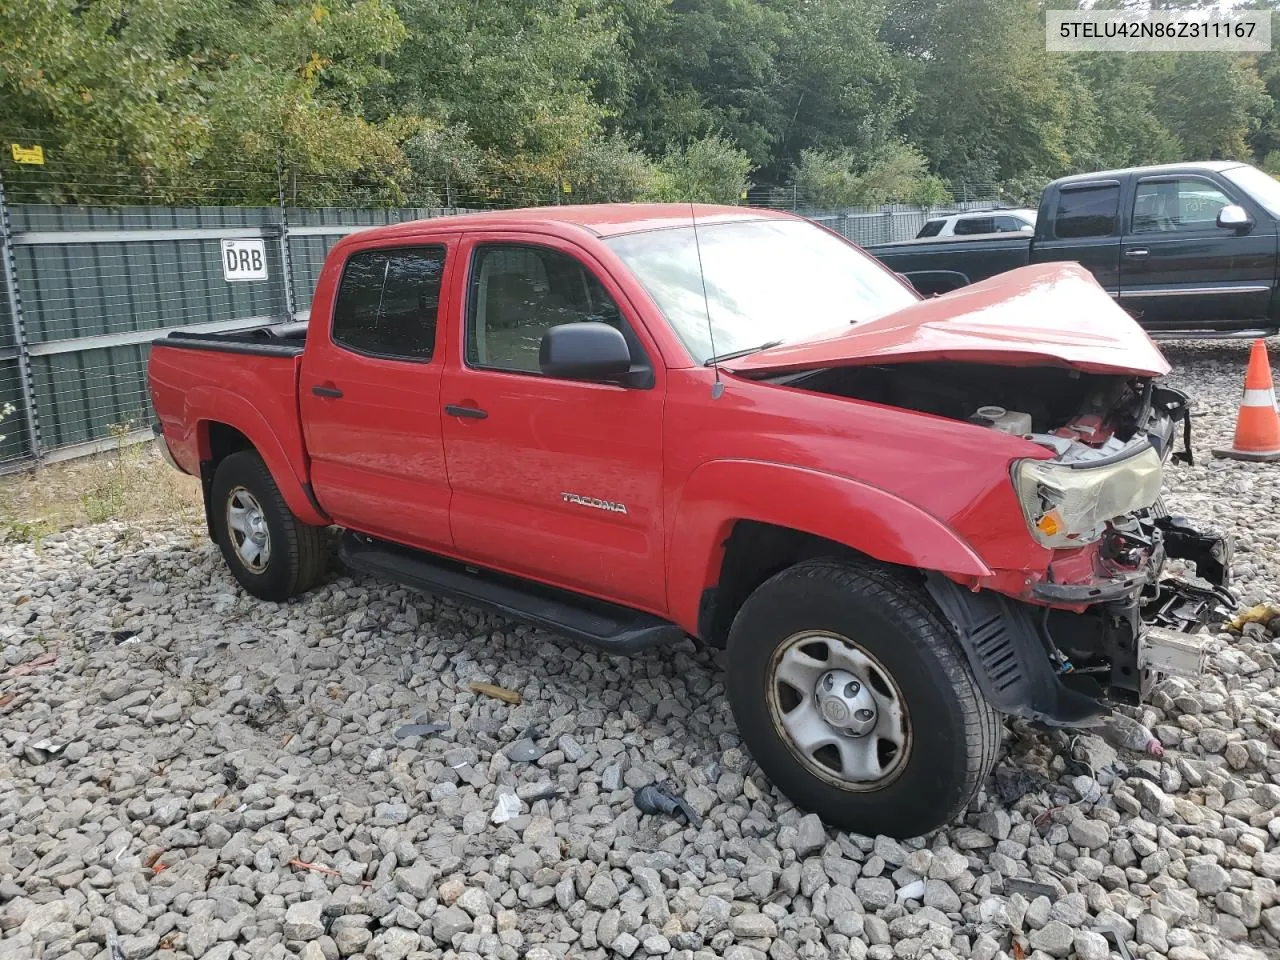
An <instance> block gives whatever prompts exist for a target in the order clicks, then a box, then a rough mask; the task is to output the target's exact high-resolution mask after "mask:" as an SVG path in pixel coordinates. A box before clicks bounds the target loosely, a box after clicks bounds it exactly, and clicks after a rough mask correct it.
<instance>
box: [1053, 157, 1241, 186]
mask: <svg viewBox="0 0 1280 960" xmlns="http://www.w3.org/2000/svg"><path fill="white" fill-rule="evenodd" d="M1243 166H1246V164H1243V163H1241V162H1240V161H1239V160H1204V161H1201V162H1198V163H1196V162H1188V163H1161V164H1156V165H1154V166H1149V167H1122V168H1119V169H1116V170H1100V171H1098V172H1097V173H1076V174H1073V175H1071V176H1069V177H1061V178H1059V179H1057V180H1055V181H1053V182H1054V183H1056V184H1059V185H1062V184H1074V183H1085V182H1089V181H1093V180H1116V179H1118V178H1120V177H1123V176H1128V175H1129V174H1131V173H1138V174H1142V175H1143V176H1159V175H1160V174H1165V173H1204V172H1205V171H1206V170H1209V171H1213V172H1214V173H1221V172H1222V171H1223V170H1230V169H1232V168H1233V167H1243Z"/></svg>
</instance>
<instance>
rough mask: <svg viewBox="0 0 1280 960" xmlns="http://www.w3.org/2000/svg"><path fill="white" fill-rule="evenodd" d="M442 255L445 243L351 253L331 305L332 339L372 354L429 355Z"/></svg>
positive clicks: (390, 356) (423, 357)
mask: <svg viewBox="0 0 1280 960" xmlns="http://www.w3.org/2000/svg"><path fill="white" fill-rule="evenodd" d="M444 257H445V248H444V247H414V248H412V249H400V250H365V251H362V252H360V253H356V254H353V255H352V256H351V258H350V259H349V260H347V263H346V266H345V267H343V270H342V282H341V284H339V286H338V296H337V298H336V300H335V302H334V306H333V342H334V343H336V344H338V345H339V346H342V347H346V348H347V349H349V350H354V351H355V352H357V353H364V354H368V355H370V356H375V357H386V358H388V359H394V360H417V361H425V360H430V359H431V356H432V354H433V353H434V351H435V343H436V315H437V313H438V312H439V309H440V284H441V280H442V279H443V277H444Z"/></svg>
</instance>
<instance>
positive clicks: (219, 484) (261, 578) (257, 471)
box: [210, 450, 327, 601]
mask: <svg viewBox="0 0 1280 960" xmlns="http://www.w3.org/2000/svg"><path fill="white" fill-rule="evenodd" d="M210 511H211V513H212V519H213V533H214V539H216V540H217V542H218V546H219V547H220V548H221V550H222V557H223V559H224V560H226V562H227V566H228V567H229V568H230V569H231V573H232V574H233V575H234V576H235V578H236V579H237V580H239V581H240V585H241V586H243V587H244V588H245V589H246V590H248V591H249V592H250V593H251V594H253V595H254V596H255V597H260V598H261V599H263V600H277V601H280V600H288V599H289V598H290V597H292V596H295V595H296V594H299V593H302V592H303V591H305V590H308V589H309V588H310V587H312V586H313V585H314V584H315V583H316V581H318V580H319V579H320V577H321V576H322V575H323V574H324V568H325V561H326V559H327V553H326V549H325V543H326V539H325V530H324V528H322V527H312V526H308V525H307V524H305V523H303V522H302V521H301V520H299V519H298V518H297V517H295V516H294V515H293V511H291V510H290V509H289V505H288V504H287V503H285V500H284V497H283V496H282V495H281V493H280V488H279V487H277V486H276V482H275V480H273V479H272V478H271V471H270V470H268V469H267V465H266V464H265V463H263V462H262V458H261V457H259V456H258V454H257V453H255V452H254V451H252V450H241V451H239V452H238V453H233V454H231V455H230V456H229V457H227V458H226V459H225V460H223V461H222V462H221V463H219V464H218V468H217V470H216V471H214V474H213V489H212V492H211V502H210Z"/></svg>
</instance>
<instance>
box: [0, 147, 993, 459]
mask: <svg viewBox="0 0 1280 960" xmlns="http://www.w3.org/2000/svg"><path fill="white" fill-rule="evenodd" d="M0 145H3V149H4V154H3V158H2V159H0V234H2V236H0V240H2V241H3V251H2V255H0V261H2V266H3V269H2V270H0V286H2V287H3V289H2V290H0V410H9V411H10V412H9V413H8V414H7V416H6V417H5V418H4V419H3V421H2V422H0V434H3V438H2V439H0V471H6V472H7V471H10V470H13V469H20V468H22V467H26V466H30V465H34V464H38V463H44V462H51V461H55V460H60V459H68V458H71V457H75V456H80V455H85V454H90V453H95V452H99V451H102V450H105V449H110V448H113V447H115V446H116V445H118V444H119V443H121V442H122V441H127V440H131V439H141V438H145V437H147V436H149V435H150V431H149V427H150V424H151V419H152V411H151V404H150V400H149V396H148V391H147V382H146V362H147V353H148V350H149V347H150V344H151V342H152V341H153V340H154V339H155V338H156V337H159V336H162V335H164V334H165V333H167V332H169V331H173V330H186V331H191V332H215V331H231V330H237V329H245V328H249V327H253V326H259V325H262V324H265V323H272V322H278V321H285V320H289V319H301V318H305V317H306V316H307V315H308V312H309V309H310V305H311V291H312V289H313V287H314V285H315V282H316V279H317V277H318V276H319V272H320V269H321V266H322V265H323V263H324V259H325V256H326V254H327V253H328V252H329V249H330V248H331V247H332V246H333V244H334V243H336V242H337V241H338V240H339V239H340V238H341V237H343V236H345V235H346V234H349V233H351V232H353V231H355V230H359V229H362V228H365V227H371V226H378V225H383V224H390V223H401V222H405V221H409V220H416V219H422V218H426V217H437V216H442V215H450V214H458V213H466V212H469V211H473V210H479V209H492V208H500V207H516V206H533V205H544V204H551V203H560V202H583V201H603V200H607V199H610V198H609V197H607V196H602V195H600V192H599V191H593V190H591V189H587V188H583V187H582V186H581V185H579V186H578V187H577V188H576V189H575V188H574V187H573V186H572V185H568V184H561V185H559V187H558V188H551V189H547V188H546V187H545V185H542V186H538V185H530V184H528V183H519V182H515V181H513V180H508V181H504V182H498V183H494V184H491V185H489V186H487V187H485V188H484V189H479V188H476V187H474V186H470V187H467V188H465V189H463V188H460V187H458V186H455V185H454V184H451V183H449V182H448V181H447V180H446V181H444V182H439V183H433V184H422V185H420V189H419V190H418V191H417V195H416V196H414V197H410V198H406V197H405V196H404V195H403V191H402V190H399V191H392V190H389V189H388V188H387V186H386V185H385V184H379V183H377V182H371V181H369V180H368V179H360V178H356V177H354V176H348V175H330V174H318V173H305V172H300V171H290V170H288V169H287V168H286V167H285V166H284V165H280V166H277V168H276V169H275V170H271V171H263V170H219V171H214V172H211V173H209V174H207V175H199V176H188V177H183V178H174V179H172V180H170V181H165V180H164V179H163V178H159V177H157V176H155V175H154V174H153V173H143V172H141V171H136V170H125V169H120V168H113V167H111V166H110V165H106V166H104V165H102V164H101V163H97V164H76V163H73V162H70V161H68V160H66V159H65V158H59V157H58V156H57V154H56V153H55V152H52V151H50V152H46V153H45V155H44V157H43V161H44V162H43V163H31V162H26V163H19V162H17V161H16V158H15V155H14V154H13V153H12V152H11V150H10V141H9V140H0ZM28 158H29V155H28ZM446 200H447V201H449V202H447V203H446V202H444V201H446ZM805 200H806V198H804V197H803V196H802V195H799V194H798V193H797V192H796V191H794V190H791V191H789V192H788V190H787V189H785V188H780V189H770V190H768V191H760V192H749V193H748V194H747V195H746V196H745V197H743V198H741V202H743V203H747V204H750V205H754V206H769V207H774V208H783V209H792V210H794V211H795V212H796V213H799V214H801V215H804V216H810V217H812V218H813V219H814V220H816V221H818V222H820V223H823V224H825V225H826V226H828V227H830V228H831V229H834V230H836V231H837V232H839V233H841V234H843V235H844V236H846V237H848V238H849V239H851V240H853V241H855V242H858V243H863V244H870V243H881V242H886V241H890V240H901V239H908V238H910V237H914V236H915V235H916V233H917V232H918V231H919V229H920V227H921V226H923V224H924V222H925V220H926V219H927V218H928V217H929V216H931V215H936V214H937V213H941V212H952V211H954V210H959V209H977V208H981V209H987V208H990V207H991V206H993V205H994V204H993V203H992V202H991V201H988V202H987V203H985V204H983V203H981V202H978V201H968V202H965V203H962V204H958V205H955V206H952V207H948V208H947V209H946V210H945V211H933V210H924V209H921V208H919V207H912V206H909V205H901V204H895V205H891V206H884V207H879V208H875V209H865V210H861V209H853V210H850V209H846V210H835V211H829V210H827V211H824V210H814V209H812V208H811V207H810V205H808V204H807V203H806V202H805ZM229 251H230V252H231V253H232V254H233V255H232V257H231V260H232V263H231V265H230V266H228V264H227V263H226V260H227V257H228V253H229ZM242 261H243V262H242ZM242 268H243V269H242Z"/></svg>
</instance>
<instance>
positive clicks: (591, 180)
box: [562, 134, 658, 203]
mask: <svg viewBox="0 0 1280 960" xmlns="http://www.w3.org/2000/svg"><path fill="white" fill-rule="evenodd" d="M563 176H564V183H565V184H566V185H567V186H568V187H569V189H570V192H571V193H572V196H573V200H574V202H575V203H600V202H605V201H608V202H615V203H624V202H630V201H634V200H643V199H645V198H647V197H648V196H649V195H650V193H651V192H652V191H653V190H654V189H655V188H656V186H657V181H658V170H657V168H656V167H655V166H654V164H653V162H652V161H651V160H650V159H649V158H648V157H646V156H645V155H644V154H643V153H642V152H640V151H639V150H637V149H636V148H635V147H633V146H632V145H631V144H629V143H628V142H627V141H626V140H624V139H623V138H622V137H621V136H619V135H617V134H614V135H612V136H595V137H592V138H591V139H589V140H587V141H586V142H585V143H583V144H582V145H581V146H580V147H579V148H578V149H577V150H576V151H574V152H573V153H572V154H570V155H569V156H568V157H567V158H566V160H565V165H564V173H563ZM562 192H563V188H562Z"/></svg>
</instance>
